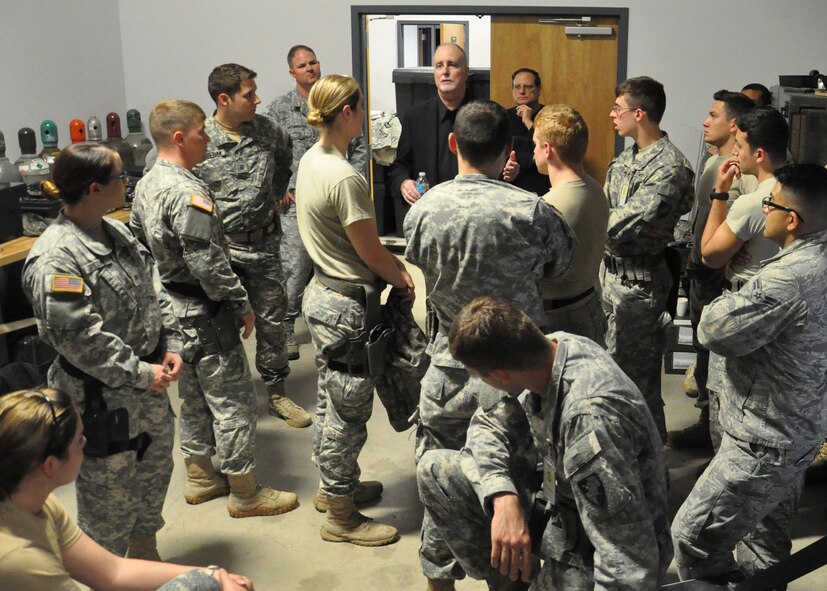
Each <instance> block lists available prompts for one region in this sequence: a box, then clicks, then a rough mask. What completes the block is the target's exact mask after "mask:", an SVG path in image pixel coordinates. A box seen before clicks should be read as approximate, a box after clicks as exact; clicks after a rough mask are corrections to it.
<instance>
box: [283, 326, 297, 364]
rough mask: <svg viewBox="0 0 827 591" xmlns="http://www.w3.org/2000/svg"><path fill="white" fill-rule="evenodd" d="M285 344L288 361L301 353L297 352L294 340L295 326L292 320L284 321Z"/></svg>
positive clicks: (293, 359)
mask: <svg viewBox="0 0 827 591" xmlns="http://www.w3.org/2000/svg"><path fill="white" fill-rule="evenodd" d="M284 334H285V337H286V339H285V343H284V344H285V345H287V358H288V359H289V360H290V361H295V360H296V359H298V358H299V357H300V356H301V354H300V353H299V344H298V343H297V342H296V326H295V323H293V322H285V323H284Z"/></svg>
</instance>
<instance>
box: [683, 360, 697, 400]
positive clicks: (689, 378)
mask: <svg viewBox="0 0 827 591" xmlns="http://www.w3.org/2000/svg"><path fill="white" fill-rule="evenodd" d="M696 367H698V362H697V361H693V362H692V365H690V366H689V367H687V368H686V373H684V375H683V383H682V384H681V386H682V387H683V391H684V393H685V394H686V395H687V396H689V397H690V398H697V397H698V382H697V380H695V368H696Z"/></svg>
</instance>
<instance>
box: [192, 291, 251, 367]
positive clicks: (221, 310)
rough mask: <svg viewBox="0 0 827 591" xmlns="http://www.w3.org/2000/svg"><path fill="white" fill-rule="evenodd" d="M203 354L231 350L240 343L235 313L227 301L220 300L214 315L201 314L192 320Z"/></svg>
mask: <svg viewBox="0 0 827 591" xmlns="http://www.w3.org/2000/svg"><path fill="white" fill-rule="evenodd" d="M193 327H194V328H195V332H196V334H197V335H198V342H199V344H200V345H201V349H202V350H203V354H204V355H214V354H215V353H225V352H227V351H232V350H233V349H235V348H236V347H237V346H238V345H239V344H241V337H240V336H239V334H238V325H237V324H236V320H235V314H234V313H233V310H232V308H231V307H230V304H229V303H228V302H222V303H221V305H220V306H219V307H218V312H216V313H215V315H214V316H201V317H199V318H195V319H194V320H193Z"/></svg>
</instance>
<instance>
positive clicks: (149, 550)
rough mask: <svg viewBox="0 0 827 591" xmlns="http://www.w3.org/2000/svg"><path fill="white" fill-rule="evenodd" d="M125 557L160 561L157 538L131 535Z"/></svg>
mask: <svg viewBox="0 0 827 591" xmlns="http://www.w3.org/2000/svg"><path fill="white" fill-rule="evenodd" d="M126 558H134V559H137V560H154V561H156V562H161V557H160V556H159V555H158V541H157V538H156V537H155V536H131V537H130V538H129V546H128V547H127V550H126Z"/></svg>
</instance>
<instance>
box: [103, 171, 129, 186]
mask: <svg viewBox="0 0 827 591" xmlns="http://www.w3.org/2000/svg"><path fill="white" fill-rule="evenodd" d="M126 177H127V174H126V171H125V170H122V171H121V173H120V174H116V175H113V176H108V177H106V182H107V183H108V182H109V181H114V180H115V179H118V180H119V181H125V180H126Z"/></svg>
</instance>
